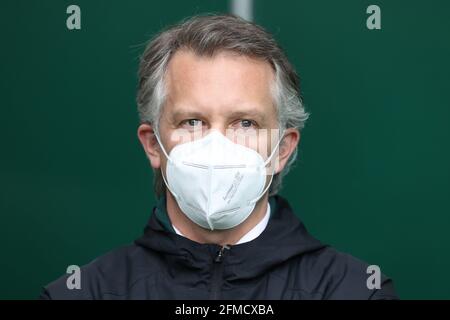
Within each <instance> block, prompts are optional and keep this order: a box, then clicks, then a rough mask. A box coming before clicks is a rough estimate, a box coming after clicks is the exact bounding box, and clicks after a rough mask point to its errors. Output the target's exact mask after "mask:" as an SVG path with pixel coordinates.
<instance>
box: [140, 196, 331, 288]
mask: <svg viewBox="0 0 450 320" xmlns="http://www.w3.org/2000/svg"><path fill="white" fill-rule="evenodd" d="M270 204H271V217H270V219H269V222H268V224H267V226H266V228H265V230H264V231H263V232H262V233H261V234H260V235H259V236H258V237H257V238H255V239H254V240H252V241H249V242H245V243H242V244H237V245H231V246H230V249H229V250H225V251H224V252H223V262H222V263H223V264H224V266H225V274H224V278H225V279H226V280H227V281H229V282H232V281H234V280H238V279H239V280H240V279H251V278H255V277H258V276H260V275H262V274H264V273H266V272H267V271H268V270H269V269H272V268H274V267H275V266H277V265H279V264H282V263H284V262H286V261H287V260H289V259H291V258H294V257H298V256H299V255H303V254H305V253H310V252H313V251H317V250H319V249H322V248H324V247H326V245H324V244H322V243H321V242H320V241H318V240H317V239H315V238H313V237H312V236H311V235H310V234H309V233H308V232H307V230H306V228H305V226H304V225H303V223H302V222H301V221H300V219H299V218H298V217H297V216H296V215H295V214H294V212H293V211H292V209H291V207H290V206H289V204H288V203H287V201H286V200H285V199H283V198H282V197H281V196H273V197H271V198H270ZM157 210H158V208H157V207H155V208H154V209H153V214H152V215H151V216H150V219H149V221H148V224H147V226H146V227H145V230H144V235H143V236H142V237H140V238H139V239H137V240H136V241H135V243H136V245H138V246H141V247H144V248H146V249H150V250H151V251H153V252H155V253H157V254H159V255H161V256H162V257H164V259H166V260H167V262H168V265H169V266H171V268H173V269H174V270H172V272H174V273H175V272H182V273H185V272H187V271H188V270H191V271H192V272H197V273H202V272H203V273H205V274H206V273H208V272H210V270H211V265H212V264H213V263H214V258H215V257H216V256H217V254H218V251H219V250H220V249H221V248H222V246H220V245H217V244H201V243H198V242H195V241H192V240H190V239H188V238H185V237H183V236H180V235H178V234H176V233H175V232H174V231H173V229H170V228H169V227H168V225H167V221H166V223H164V221H163V219H161V215H160V214H161V212H159V214H158V212H157ZM158 216H159V217H158Z"/></svg>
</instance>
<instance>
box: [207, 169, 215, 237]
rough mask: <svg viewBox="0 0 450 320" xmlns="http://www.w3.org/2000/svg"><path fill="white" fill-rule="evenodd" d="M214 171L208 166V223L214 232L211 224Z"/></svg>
mask: <svg viewBox="0 0 450 320" xmlns="http://www.w3.org/2000/svg"><path fill="white" fill-rule="evenodd" d="M212 170H213V167H212V166H211V165H210V166H208V186H207V187H208V199H207V205H206V221H207V222H208V225H209V228H210V229H211V230H214V226H213V224H212V223H211V218H210V216H211V193H212V192H211V185H212Z"/></svg>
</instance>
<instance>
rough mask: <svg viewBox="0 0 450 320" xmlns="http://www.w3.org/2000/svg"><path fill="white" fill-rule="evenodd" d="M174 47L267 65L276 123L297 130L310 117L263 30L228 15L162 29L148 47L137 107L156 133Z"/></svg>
mask: <svg viewBox="0 0 450 320" xmlns="http://www.w3.org/2000/svg"><path fill="white" fill-rule="evenodd" d="M179 49H187V50H191V51H193V52H194V53H195V54H197V55H199V56H207V57H212V56H214V55H215V54H217V53H219V52H221V51H222V52H223V51H231V52H234V53H237V54H240V55H244V56H248V57H252V58H257V59H261V60H263V61H267V62H268V63H270V65H271V66H272V68H273V70H274V72H275V81H274V83H273V84H272V95H273V98H274V104H275V106H276V109H277V117H278V124H279V127H280V129H281V131H283V130H284V129H287V128H297V129H298V130H301V129H302V128H303V127H304V124H305V121H306V120H307V119H308V116H309V114H308V113H307V112H305V109H304V106H303V103H302V99H301V96H300V88H299V85H300V80H299V77H298V75H297V73H296V72H295V70H294V68H293V66H292V65H291V63H290V62H289V61H288V59H287V57H286V56H285V54H284V53H283V50H282V49H281V48H280V47H279V46H278V44H277V43H276V42H275V40H274V39H273V37H272V36H271V35H270V34H269V33H268V32H267V31H265V30H264V29H263V28H262V27H260V26H258V25H256V24H254V23H251V22H248V21H246V20H244V19H242V18H239V17H236V16H233V15H201V16H195V17H192V18H189V19H187V20H185V21H182V22H181V23H179V24H177V25H174V26H171V27H170V28H168V29H166V30H164V31H162V32H161V33H159V34H158V35H156V37H154V38H153V39H151V41H150V42H149V43H148V44H147V46H146V48H145V51H144V53H143V54H142V56H141V58H140V64H139V71H138V77H139V83H138V92H137V105H138V112H139V118H140V121H141V123H149V124H151V125H152V127H153V129H154V130H155V132H158V128H159V120H160V115H161V110H162V107H163V105H164V102H165V97H166V94H167V92H166V86H165V81H164V78H165V74H166V71H167V66H168V64H169V61H170V58H171V57H172V56H173V55H174V53H175V52H176V51H177V50H179ZM296 157H297V148H296V149H295V151H294V152H293V154H292V155H291V157H290V159H289V161H288V163H287V165H286V166H285V168H284V169H283V171H282V172H280V173H278V174H276V175H275V176H274V177H273V181H272V185H271V187H270V189H269V195H273V194H276V193H277V192H278V191H279V189H280V188H281V182H282V179H283V177H284V176H285V175H286V174H287V172H288V171H289V169H290V167H291V166H292V164H293V163H294V162H295V159H296ZM154 173H155V180H154V184H155V192H156V195H157V196H160V195H162V194H163V192H164V190H165V186H164V183H163V180H162V177H161V172H160V170H155V172H154Z"/></svg>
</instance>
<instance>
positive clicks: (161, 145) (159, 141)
mask: <svg viewBox="0 0 450 320" xmlns="http://www.w3.org/2000/svg"><path fill="white" fill-rule="evenodd" d="M155 137H156V140H157V141H158V144H159V146H160V147H161V149H162V151H163V153H164V155H165V156H166V159H167V161H169V162H173V161H172V160H171V159H170V157H169V155H168V154H167V152H166V149H165V148H164V146H163V144H162V142H161V139H160V138H159V134H158V133H156V132H155ZM161 176H162V178H163V180H164V183H165V185H166V187H167V189H169V191H170V193H171V194H172V195H173V196H174V198H175V199H178V196H177V194H176V193H175V192H173V191H172V189H170V187H169V183H168V182H167V180H166V177H165V176H164V172H163V170H162V168H161Z"/></svg>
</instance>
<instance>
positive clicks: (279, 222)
mask: <svg viewBox="0 0 450 320" xmlns="http://www.w3.org/2000/svg"><path fill="white" fill-rule="evenodd" d="M155 211H157V209H156V208H155V209H154V213H155ZM271 211H272V213H271V217H270V220H269V223H268V225H267V227H266V229H265V230H264V231H263V232H262V233H261V235H260V236H259V237H257V238H256V239H254V240H252V241H249V242H246V243H242V244H238V245H233V246H230V248H229V249H224V248H223V247H221V246H220V245H215V244H200V243H197V242H194V241H191V240H189V239H188V238H185V237H182V236H180V235H178V234H176V233H174V232H173V231H172V230H173V229H172V230H169V228H168V226H167V221H166V222H165V223H164V221H163V220H164V219H161V218H158V214H152V215H151V217H150V220H149V222H148V225H147V227H146V228H145V231H144V235H143V236H142V237H141V238H139V239H137V240H136V241H135V243H134V244H132V245H130V246H126V247H123V248H119V249H116V250H114V251H112V252H110V253H108V254H106V255H104V256H102V257H100V258H97V259H95V260H94V261H92V262H91V263H89V264H88V265H86V266H83V267H82V268H81V289H72V290H69V289H68V288H67V286H66V279H67V277H68V276H69V275H65V276H63V277H61V278H60V279H58V280H56V281H55V282H53V283H51V284H49V285H48V286H46V287H45V288H44V290H43V291H42V293H41V295H40V298H41V299H395V298H396V294H395V292H394V288H393V284H392V281H391V280H390V279H388V278H386V277H385V276H382V278H381V289H372V290H370V289H368V288H367V284H366V282H367V278H368V277H369V276H370V275H369V274H368V273H367V266H368V265H367V264H366V263H364V262H362V261H360V260H358V259H355V258H353V257H352V256H350V255H348V254H344V253H340V252H337V251H336V250H334V249H332V248H331V247H329V246H326V245H324V244H322V243H321V242H319V241H318V240H316V239H314V238H313V237H312V236H311V235H309V234H308V232H307V231H306V229H305V227H304V225H303V224H302V223H301V222H300V220H299V219H298V218H297V216H296V215H295V214H294V213H293V212H292V209H291V208H290V206H289V204H288V203H287V202H286V201H285V200H284V199H283V198H281V197H279V196H275V197H271Z"/></svg>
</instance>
